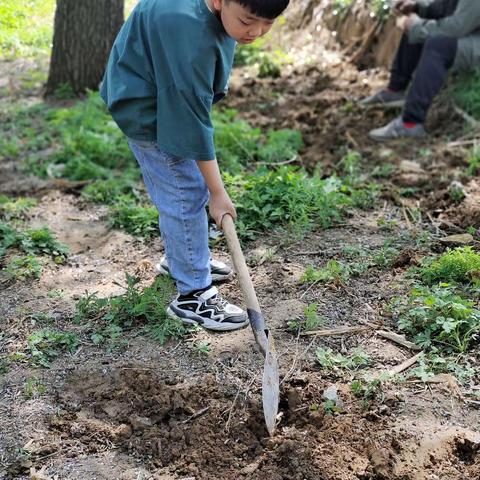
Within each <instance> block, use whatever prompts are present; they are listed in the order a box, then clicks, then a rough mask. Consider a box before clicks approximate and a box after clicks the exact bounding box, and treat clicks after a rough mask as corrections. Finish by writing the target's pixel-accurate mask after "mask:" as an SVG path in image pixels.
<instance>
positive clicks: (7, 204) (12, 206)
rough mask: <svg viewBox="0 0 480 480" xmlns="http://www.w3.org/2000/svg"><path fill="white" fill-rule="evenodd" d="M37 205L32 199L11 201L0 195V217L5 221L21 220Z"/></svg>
mask: <svg viewBox="0 0 480 480" xmlns="http://www.w3.org/2000/svg"><path fill="white" fill-rule="evenodd" d="M37 203H38V202H37V200H36V199H34V198H22V197H20V198H17V199H11V198H9V197H6V196H5V195H0V217H2V218H4V219H5V220H6V221H10V220H13V219H15V220H18V219H23V218H25V217H26V215H27V214H28V212H29V211H30V210H31V209H32V208H33V207H35V206H36V205H37Z"/></svg>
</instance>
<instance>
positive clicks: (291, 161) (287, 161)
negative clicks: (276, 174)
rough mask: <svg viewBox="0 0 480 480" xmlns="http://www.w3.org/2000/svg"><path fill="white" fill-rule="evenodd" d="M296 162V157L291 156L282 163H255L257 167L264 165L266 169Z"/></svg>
mask: <svg viewBox="0 0 480 480" xmlns="http://www.w3.org/2000/svg"><path fill="white" fill-rule="evenodd" d="M297 160H298V155H295V156H293V157H292V158H291V159H290V160H285V161H283V162H257V165H266V166H268V167H278V166H280V165H289V164H290V163H294V162H296V161H297Z"/></svg>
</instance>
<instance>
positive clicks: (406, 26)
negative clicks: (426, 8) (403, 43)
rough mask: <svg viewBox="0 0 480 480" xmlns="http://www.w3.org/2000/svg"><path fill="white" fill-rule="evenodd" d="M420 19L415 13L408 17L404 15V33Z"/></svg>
mask: <svg viewBox="0 0 480 480" xmlns="http://www.w3.org/2000/svg"><path fill="white" fill-rule="evenodd" d="M419 19H420V17H419V16H418V15H417V14H416V13H411V14H410V15H409V16H408V17H405V20H404V22H403V25H402V28H403V31H404V32H405V33H408V32H409V31H410V30H411V28H412V27H413V25H414V24H415V23H416V22H417V21H418V20H419Z"/></svg>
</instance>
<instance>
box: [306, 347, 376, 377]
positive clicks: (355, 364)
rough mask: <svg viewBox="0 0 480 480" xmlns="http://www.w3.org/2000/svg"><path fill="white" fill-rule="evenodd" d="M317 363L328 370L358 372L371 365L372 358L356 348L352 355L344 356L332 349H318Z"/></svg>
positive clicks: (316, 353)
mask: <svg viewBox="0 0 480 480" xmlns="http://www.w3.org/2000/svg"><path fill="white" fill-rule="evenodd" d="M315 355H316V357H317V362H318V363H319V364H320V365H321V366H322V367H323V368H324V369H326V370H334V371H337V370H357V369H359V368H361V367H365V366H368V365H370V364H371V358H370V357H369V355H367V354H366V353H365V352H364V351H363V350H362V349H361V348H355V349H354V350H353V351H352V352H351V354H349V355H348V356H344V355H342V354H341V353H335V352H334V351H333V350H332V349H330V348H326V349H325V348H317V350H316V352H315Z"/></svg>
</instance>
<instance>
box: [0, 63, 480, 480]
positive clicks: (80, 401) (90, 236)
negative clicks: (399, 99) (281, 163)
mask: <svg viewBox="0 0 480 480" xmlns="http://www.w3.org/2000/svg"><path fill="white" fill-rule="evenodd" d="M332 58H333V60H332ZM317 62H318V63H317V65H303V66H295V67H292V68H287V69H286V70H285V71H284V73H283V75H282V77H281V78H280V79H278V80H259V79H256V78H252V77H251V76H250V72H249V71H247V70H243V71H240V72H237V74H236V76H235V78H234V81H233V82H232V94H231V96H230V99H229V100H228V103H229V105H230V106H233V107H235V108H237V109H239V111H240V112H241V116H242V117H243V118H245V119H248V120H249V121H250V122H251V123H252V124H253V125H255V126H260V127H262V128H269V127H275V128H296V129H299V130H300V131H301V132H302V134H303V137H304V139H305V144H306V147H305V150H304V152H302V156H301V159H299V160H298V161H297V163H301V164H303V165H304V166H306V167H307V168H308V169H309V170H314V169H318V168H319V169H321V172H322V173H323V174H325V175H328V174H330V173H331V172H332V171H333V170H334V169H335V168H336V167H337V165H338V163H339V161H340V158H341V157H342V155H343V153H344V152H345V151H346V149H347V148H350V149H354V150H357V151H359V152H360V153H361V154H362V158H363V164H364V167H365V168H368V169H370V170H371V169H373V168H374V166H381V165H383V164H385V163H389V164H392V165H394V171H393V173H392V175H391V176H390V177H389V178H388V179H385V180H382V181H383V190H382V197H381V199H380V200H379V201H378V204H377V205H374V206H372V209H371V210H369V211H367V212H357V213H355V214H353V215H352V216H351V217H350V218H348V219H347V220H346V221H345V224H344V225H338V226H337V227H336V228H332V229H330V230H327V231H318V232H312V233H310V234H308V235H306V236H305V237H304V238H300V239H291V240H290V241H289V242H288V243H287V244H285V242H284V241H283V240H282V239H281V238H278V237H276V236H275V235H270V236H269V237H268V238H263V239H260V240H259V241H258V242H257V243H255V244H253V245H250V246H249V247H248V249H247V251H246V254H247V257H248V258H249V261H250V263H251V272H252V277H253V280H254V283H255V287H256V290H257V293H258V296H259V300H260V303H261V305H262V308H263V310H264V313H265V316H266V318H267V321H268V322H269V325H270V326H271V328H272V331H273V334H274V335H275V338H276V341H277V349H278V352H279V360H280V369H281V379H282V384H281V402H280V416H279V423H278V429H277V433H276V435H275V436H274V437H273V438H268V436H267V432H266V430H265V427H264V424H263V420H262V412H261V392H260V380H261V378H260V377H261V370H262V362H261V357H260V355H259V353H258V351H257V350H256V347H255V345H254V342H253V339H252V335H251V333H250V331H249V330H248V329H246V330H242V331H240V332H235V333H232V334H228V335H212V334H210V333H208V332H205V331H200V332H196V333H193V334H192V335H190V336H189V337H188V338H187V339H185V340H183V341H179V342H171V343H168V344H166V345H165V346H163V347H161V346H159V345H158V344H157V343H155V342H154V341H152V340H150V339H149V338H147V337H145V336H142V335H141V334H140V331H132V332H130V333H128V334H126V335H125V337H124V342H123V344H121V345H120V347H118V348H115V349H113V350H111V351H108V350H105V349H104V348H102V347H96V346H95V345H93V343H92V342H91V341H90V340H89V339H88V336H83V337H82V342H81V345H80V347H79V348H78V350H77V351H76V352H75V353H73V354H63V355H62V356H61V357H60V358H58V359H57V360H55V361H54V362H53V364H52V368H51V369H48V370H39V369H34V368H32V367H31V366H29V364H28V363H27V362H25V361H22V358H21V357H19V358H18V361H15V362H12V363H10V365H9V368H8V369H7V371H6V372H5V373H3V375H2V380H1V392H2V395H1V397H0V478H5V479H18V480H23V479H28V478H30V479H37V480H45V479H47V480H48V479H50V480H52V479H58V480H64V479H68V480H80V479H86V480H94V479H95V480H97V479H105V480H112V479H115V480H116V479H119V480H120V479H122V480H139V479H144V480H146V479H157V480H182V479H183V480H193V479H196V480H204V479H213V480H234V479H249V480H287V479H288V480H307V479H308V480H367V479H368V480H374V479H376V480H464V479H472V480H476V479H480V454H479V449H480V436H479V428H478V425H479V420H480V415H479V412H478V410H475V408H474V404H469V403H467V401H466V400H465V396H464V395H465V389H464V388H463V387H459V386H458V384H457V383H456V382H455V381H454V380H453V379H452V378H451V377H450V378H449V379H448V381H446V382H439V383H432V384H423V383H415V382H399V383H397V382H394V381H388V382H386V383H385V384H384V386H383V387H382V388H381V389H380V390H379V391H378V392H377V395H376V396H375V398H374V399H373V400H372V401H371V402H370V403H369V404H368V405H363V404H362V401H361V399H359V398H356V397H355V396H354V395H353V393H352V391H351V388H350V384H351V381H352V380H353V378H355V377H359V376H361V374H360V373H356V372H350V371H347V372H344V371H340V370H332V371H323V370H322V369H321V368H320V367H319V365H318V363H317V362H316V361H315V350H316V348H317V347H322V348H332V349H333V350H335V351H336V352H342V353H344V354H348V353H349V352H351V351H352V350H353V349H354V348H355V347H357V346H361V347H362V348H363V349H364V350H365V351H366V352H367V353H368V354H369V355H370V356H371V358H372V361H373V363H372V364H371V365H370V366H369V367H368V369H366V371H364V372H361V373H362V374H363V373H369V374H371V375H377V374H378V373H379V372H381V371H383V370H388V369H391V368H392V367H394V366H396V365H399V364H401V363H402V362H404V361H405V360H407V359H408V358H409V357H411V356H412V355H413V353H414V352H410V351H409V350H408V349H405V348H403V347H400V346H398V345H396V344H394V343H391V342H389V341H388V340H385V339H383V338H381V337H379V336H377V335H376V334H375V330H374V329H372V330H371V331H367V332H366V333H363V334H356V335H347V336H336V337H298V336H296V335H294V334H292V333H291V332H289V331H288V330H287V328H286V327H287V322H288V321H291V320H295V319H298V318H302V317H303V315H304V308H305V307H306V306H307V305H309V304H311V303H313V302H316V303H318V313H319V315H321V316H323V317H324V318H325V325H324V326H322V328H333V327H335V326H339V325H349V326H353V325H359V324H360V325H368V324H370V325H371V324H374V325H378V326H382V327H383V328H389V329H392V330H394V329H395V325H394V324H393V322H392V319H391V318H390V317H389V315H388V313H387V312H386V311H385V305H386V302H387V301H388V300H389V299H390V298H392V297H393V296H395V295H402V294H405V293H406V292H407V291H408V289H409V285H408V283H407V281H406V280H405V277H404V272H405V268H407V267H408V266H409V265H410V264H414V263H415V262H417V261H418V258H421V257H422V256H423V255H425V254H426V253H427V252H426V251H425V249H424V247H421V246H419V245H417V244H415V243H412V245H409V246H407V247H406V248H405V249H404V251H402V252H401V254H400V255H399V257H398V258H397V259H396V262H395V268H392V269H388V270H385V269H380V268H372V269H370V270H369V271H368V272H367V273H366V274H365V275H363V276H361V277H360V278H353V279H351V280H350V282H349V283H348V285H342V284H340V285H331V286H324V285H320V284H316V285H314V286H313V287H311V288H308V287H307V286H305V285H303V284H302V283H301V282H300V277H301V275H302V274H303V273H304V271H305V269H306V268H307V266H308V265H314V266H320V265H324V264H325V263H326V261H327V260H329V259H332V258H340V257H341V254H342V253H341V252H342V248H343V247H344V246H356V247H361V248H362V249H364V250H367V251H370V252H375V251H377V250H378V249H379V248H380V247H381V246H382V245H383V243H384V241H385V240H386V239H387V238H390V237H391V236H392V235H400V234H402V233H405V232H407V231H409V232H410V233H411V234H412V238H415V234H416V232H419V231H420V230H421V229H428V230H429V231H430V233H431V235H432V238H433V239H434V241H435V240H436V239H438V238H439V237H441V236H443V235H445V234H446V233H457V231H459V230H461V231H463V230H462V228H465V227H466V226H476V227H479V226H480V218H479V210H478V205H479V204H480V202H479V201H478V200H479V196H480V189H479V186H478V182H477V181H476V180H474V179H473V180H472V179H466V180H463V177H462V176H461V172H462V171H463V170H464V168H465V160H464V159H465V151H464V150H463V148H462V147H456V146H451V145H450V143H449V142H450V141H451V140H454V139H457V138H459V137H461V136H463V135H464V134H465V132H464V131H463V126H462V124H461V122H460V121H459V118H458V117H457V116H456V114H455V113H454V112H453V110H452V109H451V107H450V106H449V105H448V102H444V101H443V100H442V99H440V100H439V101H438V102H437V104H436V106H435V109H434V111H433V112H432V115H431V117H430V120H429V129H430V131H431V132H432V137H430V138H428V139H426V140H424V141H422V142H420V143H417V144H413V143H412V142H409V143H405V142H403V143H402V142H396V143H394V144H388V145H385V146H378V145H375V144H372V143H371V142H370V141H368V139H367V138H366V133H367V131H368V130H369V129H370V128H372V126H374V125H381V124H383V123H385V122H386V121H389V120H390V119H391V118H393V116H394V115H396V114H397V112H394V111H393V112H392V111H383V110H379V109H362V108H360V107H358V106H357V105H356V104H355V103H354V100H355V99H356V98H357V97H360V96H362V95H364V94H367V93H369V92H370V91H371V90H373V89H374V88H376V87H377V86H378V85H380V84H381V83H382V81H383V80H384V79H385V73H384V72H380V73H379V72H377V71H367V72H359V71H358V70H357V69H356V68H354V67H353V66H352V65H350V64H348V63H346V62H344V61H343V60H342V58H341V57H337V58H335V55H332V56H331V57H330V56H329V57H328V61H327V60H325V59H324V58H322V57H319V58H318V59H317ZM322 62H326V63H325V65H324V66H322V67H321V66H320V65H321V63H322ZM446 139H448V142H447V141H446ZM0 168H1V169H2V171H6V170H5V169H7V170H8V169H10V170H9V171H13V172H14V174H12V175H10V176H8V177H6V176H2V177H1V180H0V191H2V192H10V193H11V192H15V191H17V192H19V191H20V190H19V189H20V188H21V185H25V182H26V181H27V180H26V177H25V174H24V173H22V172H20V171H19V170H18V169H17V166H16V165H15V164H14V163H12V162H11V161H9V162H5V163H4V164H3V165H0ZM454 178H455V179H457V178H460V179H462V180H463V181H464V183H465V189H466V191H467V193H468V195H467V197H466V198H465V200H464V201H463V202H461V203H460V204H455V203H454V202H453V200H452V199H451V198H450V196H449V195H448V186H449V184H450V182H451V180H452V179H454ZM28 181H32V182H34V180H33V179H30V180H28ZM405 187H415V188H417V190H416V191H415V192H414V195H413V197H409V198H407V197H403V196H401V195H400V194H399V191H400V190H401V189H402V188H405ZM30 188H34V187H31V186H30V187H28V188H26V189H25V190H22V192H23V191H25V192H28V191H31V190H29V189H30ZM37 192H39V193H37V195H38V198H39V206H38V207H36V209H35V210H34V212H33V213H32V215H31V218H30V220H29V222H30V224H31V225H32V226H40V225H43V224H48V225H49V226H50V228H51V229H52V230H53V231H54V232H55V234H56V235H57V237H58V238H59V239H60V240H61V241H63V242H65V243H67V244H68V245H69V246H70V248H71V252H72V253H71V255H70V257H69V259H68V262H67V264H66V265H62V266H56V265H52V264H49V265H46V266H45V268H44V271H43V273H42V277H41V279H40V280H39V281H38V282H15V283H12V282H11V281H7V279H6V278H5V276H4V275H3V274H1V273H0V281H2V282H3V283H2V289H1V291H0V318H2V333H1V335H0V353H1V354H2V356H11V355H15V354H18V353H19V352H20V353H21V352H25V351H26V349H27V337H28V335H29V333H31V332H33V331H34V330H36V329H38V328H41V327H43V326H49V327H52V325H53V326H54V327H55V328H58V329H61V330H68V331H74V332H77V333H79V334H80V335H82V332H84V331H85V330H84V329H85V328H86V326H85V325H75V324H73V323H72V321H71V319H72V315H73V311H74V303H75V300H76V299H77V298H78V297H79V296H81V295H83V294H84V293H85V291H89V292H94V291H95V292H98V294H99V296H108V295H115V294H118V293H120V292H122V291H123V289H124V276H125V272H128V273H130V274H135V275H138V276H140V277H141V279H142V284H145V285H147V284H149V283H151V282H152V281H153V279H154V276H155V272H154V268H153V263H154V262H155V260H156V259H157V258H158V257H159V256H160V255H161V252H162V245H161V242H160V240H159V239H154V240H152V241H148V242H146V241H140V240H137V239H135V238H133V237H131V236H129V235H127V234H124V233H122V232H119V231H115V230H111V229H110V228H109V227H108V218H107V217H106V215H107V214H106V210H105V209H103V208H99V207H97V206H93V205H91V204H88V203H85V202H84V201H83V200H81V198H80V197H79V196H78V192H77V191H76V190H75V189H73V190H68V189H67V190H65V189H62V188H58V185H57V186H55V185H53V186H52V185H50V186H45V185H44V184H42V185H41V186H40V187H39V188H38V190H37ZM417 207H419V208H420V209H421V210H422V212H423V216H422V218H421V219H420V220H417V221H416V222H415V221H414V220H413V219H412V217H411V216H410V217H409V214H408V212H409V211H411V210H413V209H415V208H417ZM379 218H389V219H392V220H396V221H397V222H398V223H397V227H395V228H396V229H395V230H394V232H388V231H385V230H382V229H381V228H379V226H378V219H379ZM266 247H272V248H275V251H274V253H273V255H272V256H271V257H269V258H268V260H266V261H265V262H263V263H261V262H260V263H259V262H257V261H256V259H257V258H258V255H259V252H260V253H261V252H262V249H263V251H264V249H265V248H266ZM439 248H441V247H439ZM214 253H215V256H216V257H220V258H221V259H223V260H227V259H228V255H227V252H226V250H225V247H224V246H222V245H221V244H220V245H219V246H217V247H215V250H214ZM222 293H224V294H225V295H226V296H227V297H228V298H229V299H231V300H232V301H237V302H241V294H240V290H239V288H238V285H237V284H236V282H232V283H231V284H228V285H225V286H223V287H222ZM42 312H43V313H48V314H49V315H50V316H51V319H50V320H49V321H48V322H47V321H46V320H45V319H43V318H42V317H41V315H39V313H42ZM205 343H206V344H209V346H210V353H209V354H208V355H205V354H202V353H201V352H200V350H199V348H198V345H200V344H205ZM475 362H477V363H475ZM472 363H473V364H474V365H476V366H478V359H476V358H474V355H473V354H472ZM28 379H30V380H32V379H33V380H36V381H38V382H40V383H41V384H42V385H44V387H45V392H44V393H38V394H34V395H33V396H32V395H27V394H26V393H25V382H26V381H27V380H28ZM473 381H474V382H475V383H476V384H477V385H478V382H479V377H478V374H477V375H476V377H474V380H473ZM332 385H334V386H336V387H337V390H338V395H339V398H340V399H341V400H342V402H343V409H342V411H341V412H340V413H334V414H326V413H325V411H324V408H323V402H324V398H323V395H324V391H325V389H326V388H328V387H330V386H332ZM473 386H474V385H471V387H473ZM477 388H478V387H477Z"/></svg>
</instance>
